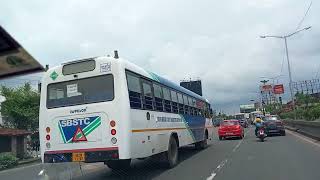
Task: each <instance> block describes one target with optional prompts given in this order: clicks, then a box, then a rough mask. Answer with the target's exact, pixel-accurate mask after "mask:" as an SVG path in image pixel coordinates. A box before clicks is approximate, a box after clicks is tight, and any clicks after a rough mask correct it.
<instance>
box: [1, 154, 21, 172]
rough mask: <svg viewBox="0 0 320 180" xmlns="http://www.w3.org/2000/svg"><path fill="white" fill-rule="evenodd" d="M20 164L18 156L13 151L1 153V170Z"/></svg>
mask: <svg viewBox="0 0 320 180" xmlns="http://www.w3.org/2000/svg"><path fill="white" fill-rule="evenodd" d="M16 165H18V158H16V157H15V156H14V155H12V154H11V153H0V170H1V169H6V168H11V167H14V166H16Z"/></svg>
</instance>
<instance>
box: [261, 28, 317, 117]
mask: <svg viewBox="0 0 320 180" xmlns="http://www.w3.org/2000/svg"><path fill="white" fill-rule="evenodd" d="M310 28H311V26H309V27H306V28H303V29H300V30H298V31H296V32H293V33H291V34H288V35H284V36H260V38H269V37H270V38H279V39H284V44H285V48H286V56H287V62H288V72H289V88H290V95H291V101H292V104H293V110H294V111H295V109H296V108H295V102H294V96H293V89H292V77H291V67H290V61H289V53H288V45H287V38H289V37H291V36H293V35H295V34H297V33H299V32H301V31H304V30H308V29H310ZM295 118H296V116H295Z"/></svg>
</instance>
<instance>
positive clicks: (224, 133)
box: [218, 120, 244, 140]
mask: <svg viewBox="0 0 320 180" xmlns="http://www.w3.org/2000/svg"><path fill="white" fill-rule="evenodd" d="M218 134H219V139H220V140H222V139H223V138H228V137H239V138H240V139H242V138H243V137H244V130H243V127H242V126H241V125H240V123H239V121H238V120H224V121H222V122H221V123H220V127H219V130H218Z"/></svg>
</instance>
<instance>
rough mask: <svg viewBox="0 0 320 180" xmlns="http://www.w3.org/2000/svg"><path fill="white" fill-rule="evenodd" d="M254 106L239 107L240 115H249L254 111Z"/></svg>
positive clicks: (244, 105)
mask: <svg viewBox="0 0 320 180" xmlns="http://www.w3.org/2000/svg"><path fill="white" fill-rule="evenodd" d="M255 110H256V108H255V105H254V104H243V105H240V113H250V112H253V111H255Z"/></svg>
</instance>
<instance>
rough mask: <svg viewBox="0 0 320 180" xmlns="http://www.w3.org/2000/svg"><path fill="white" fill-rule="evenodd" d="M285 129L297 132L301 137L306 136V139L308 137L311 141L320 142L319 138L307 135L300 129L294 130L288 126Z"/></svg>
mask: <svg viewBox="0 0 320 180" xmlns="http://www.w3.org/2000/svg"><path fill="white" fill-rule="evenodd" d="M285 128H286V129H288V130H290V131H294V132H297V133H299V134H301V135H304V136H306V137H309V138H311V139H314V140H317V141H320V138H319V137H317V136H314V135H312V134H310V133H308V132H305V131H303V130H301V129H298V128H294V127H290V126H285Z"/></svg>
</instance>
